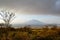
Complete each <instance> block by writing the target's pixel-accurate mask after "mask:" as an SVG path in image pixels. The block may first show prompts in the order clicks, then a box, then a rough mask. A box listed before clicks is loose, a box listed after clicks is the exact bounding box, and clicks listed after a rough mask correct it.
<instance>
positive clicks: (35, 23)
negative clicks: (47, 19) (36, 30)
mask: <svg viewBox="0 0 60 40" xmlns="http://www.w3.org/2000/svg"><path fill="white" fill-rule="evenodd" d="M25 24H26V25H43V24H44V23H43V22H40V21H39V20H30V21H28V22H26V23H25Z"/></svg>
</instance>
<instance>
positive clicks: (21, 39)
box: [0, 26, 60, 40]
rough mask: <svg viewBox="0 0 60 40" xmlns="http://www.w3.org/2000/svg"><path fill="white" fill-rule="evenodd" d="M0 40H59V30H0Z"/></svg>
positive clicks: (27, 28) (25, 28)
mask: <svg viewBox="0 0 60 40" xmlns="http://www.w3.org/2000/svg"><path fill="white" fill-rule="evenodd" d="M0 40H60V28H57V27H56V26H54V27H52V28H48V27H45V28H42V29H41V28H39V29H36V28H30V27H23V28H12V27H9V28H0Z"/></svg>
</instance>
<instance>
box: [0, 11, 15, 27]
mask: <svg viewBox="0 0 60 40" xmlns="http://www.w3.org/2000/svg"><path fill="white" fill-rule="evenodd" d="M0 18H1V19H2V20H3V21H4V23H5V26H6V27H9V26H10V23H11V22H12V21H13V20H14V18H15V13H13V12H9V11H4V10H3V11H1V12H0Z"/></svg>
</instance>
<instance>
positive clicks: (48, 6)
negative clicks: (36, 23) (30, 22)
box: [0, 0, 60, 15]
mask: <svg viewBox="0 0 60 40" xmlns="http://www.w3.org/2000/svg"><path fill="white" fill-rule="evenodd" d="M0 6H1V7H9V8H15V9H16V10H17V11H18V10H19V11H22V12H26V13H27V12H28V13H30V14H31V13H32V14H48V15H49V14H51V15H60V0H0Z"/></svg>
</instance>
